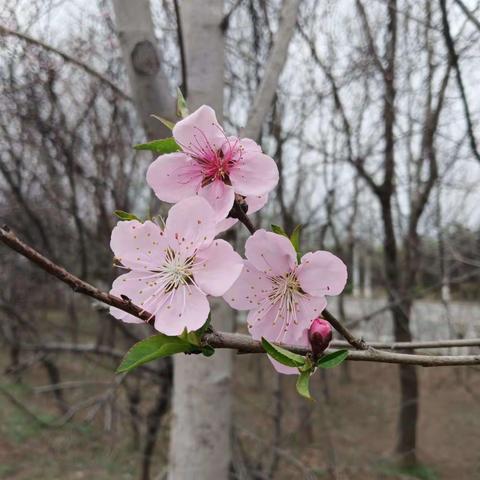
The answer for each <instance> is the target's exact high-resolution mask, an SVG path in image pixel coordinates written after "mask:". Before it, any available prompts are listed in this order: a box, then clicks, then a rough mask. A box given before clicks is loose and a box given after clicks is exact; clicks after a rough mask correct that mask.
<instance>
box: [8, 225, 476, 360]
mask: <svg viewBox="0 0 480 480" xmlns="http://www.w3.org/2000/svg"><path fill="white" fill-rule="evenodd" d="M0 240H1V241H2V242H3V243H4V244H5V245H7V246H8V247H10V248H11V249H12V250H15V251H16V252H18V253H20V254H21V255H23V256H24V257H26V258H28V259H29V260H30V261H32V262H33V263H35V264H36V265H38V266H39V267H40V268H42V269H43V270H45V271H46V272H47V273H49V274H50V275H53V276H54V277H56V278H58V279H59V280H61V281H62V282H64V283H66V284H67V285H69V286H70V287H71V288H72V289H73V290H74V291H75V292H79V293H83V294H84V295H87V296H89V297H92V298H95V299H97V300H99V301H100V302H103V303H106V304H107V305H111V306H113V307H117V308H119V309H121V310H124V311H125V312H127V313H130V314H132V315H134V316H136V317H138V318H140V319H142V320H145V321H146V323H151V322H152V320H153V318H152V315H150V314H149V313H148V312H145V311H144V310H142V309H141V308H140V307H138V306H136V305H134V304H133V303H132V302H131V301H130V300H128V299H125V300H124V299H121V298H118V297H115V296H113V295H110V294H109V293H107V292H103V291H102V290H99V289H98V288H96V287H94V286H93V285H90V284H89V283H87V282H84V281H83V280H81V279H79V278H78V277H76V276H75V275H73V274H71V273H69V272H67V271H66V270H65V269H64V268H62V267H60V266H59V265H57V264H55V263H53V262H52V261H50V260H49V259H48V258H46V257H44V256H43V255H41V254H40V253H38V252H37V251H36V250H34V249H33V248H32V247H30V246H29V245H27V244H25V243H24V242H22V241H21V240H20V239H18V238H17V236H16V235H15V234H14V233H13V232H11V231H10V229H9V228H8V227H5V226H4V227H2V228H0ZM323 316H324V317H325V319H326V320H328V321H329V322H330V323H331V324H332V326H333V327H334V328H336V329H337V330H338V331H339V333H340V334H341V335H343V336H344V337H345V339H346V340H347V342H348V343H349V344H350V345H351V346H353V347H354V348H356V349H358V350H350V351H349V354H348V358H347V359H348V360H352V361H366V362H381V363H397V364H409V365H420V366H425V367H434V366H448V365H480V355H459V356H451V355H449V356H441V355H413V354H406V353H393V352H385V351H381V350H377V349H375V348H373V347H372V346H370V345H368V344H366V343H365V342H364V341H363V340H361V339H357V338H356V337H355V336H354V335H353V334H351V333H350V332H349V330H348V329H347V328H345V327H344V326H343V325H342V324H341V323H340V322H339V321H338V320H337V319H336V318H335V317H334V316H333V315H332V314H331V313H329V312H328V311H326V310H324V311H323ZM202 342H203V343H204V344H208V345H210V346H212V347H213V348H229V349H234V350H237V351H238V352H239V353H265V351H264V350H263V348H262V345H261V343H260V342H259V341H258V340H254V339H253V338H251V337H250V336H248V335H243V334H239V333H228V332H212V333H206V334H205V335H204V336H203V337H202ZM458 342H461V341H458ZM465 342H471V343H472V344H473V346H475V345H477V344H479V343H480V341H479V340H478V339H472V340H464V341H463V342H462V343H465ZM410 343H413V342H408V345H407V344H400V343H398V344H391V345H390V344H388V345H389V348H390V349H393V348H397V347H401V348H403V349H407V348H409V347H411V346H410V345H409V344H410ZM432 343H436V344H437V345H435V346H441V345H445V341H444V342H429V344H430V346H432ZM422 344H423V345H425V342H417V343H416V345H420V346H421V345H422ZM337 345H338V344H337ZM342 345H343V344H342ZM460 345H461V344H460ZM283 346H284V347H285V348H287V349H288V350H290V351H292V352H296V353H300V354H304V355H305V354H307V353H309V352H310V350H309V349H308V348H306V347H303V346H302V347H301V346H298V345H283ZM448 346H453V344H452V343H451V342H449V344H448ZM461 346H467V345H466V344H465V345H461ZM63 348H64V346H63V347H62V346H58V345H55V346H53V347H52V350H58V351H60V350H62V349H63ZM411 348H413V347H411ZM415 348H417V347H415ZM418 348H420V347H418ZM432 348H433V347H432ZM89 350H90V351H91V352H92V353H95V352H94V351H93V349H90V346H88V347H85V349H84V351H89ZM97 353H98V352H97Z"/></svg>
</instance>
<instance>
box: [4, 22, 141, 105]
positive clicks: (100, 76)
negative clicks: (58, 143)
mask: <svg viewBox="0 0 480 480" xmlns="http://www.w3.org/2000/svg"><path fill="white" fill-rule="evenodd" d="M0 34H1V35H5V36H12V37H17V38H19V39H20V40H23V41H25V42H27V43H29V44H31V45H37V46H38V47H41V48H43V49H44V50H47V51H49V52H51V53H54V54H55V55H58V56H59V57H61V58H63V60H65V61H66V62H69V63H71V64H73V65H76V66H77V67H80V68H82V69H83V70H84V71H85V72H87V73H88V74H89V75H91V76H92V77H95V78H98V79H99V80H100V81H102V82H103V83H105V84H106V85H108V86H109V87H110V88H111V89H112V90H113V91H114V92H115V93H116V94H117V95H119V96H120V97H122V98H123V99H124V100H127V101H129V102H131V101H132V99H131V97H129V96H128V95H127V94H126V93H125V92H124V91H123V90H122V89H121V88H120V87H118V86H117V85H115V83H113V82H112V81H111V80H110V79H108V78H107V77H106V76H105V75H103V74H102V73H100V72H97V71H96V70H95V69H93V68H92V67H90V66H89V65H87V64H85V63H83V62H81V61H79V60H78V59H76V58H74V57H72V56H71V55H69V54H68V53H66V52H63V51H62V50H59V49H58V48H55V47H53V46H52V45H49V44H47V43H45V42H42V41H41V40H37V39H36V38H33V37H31V36H30V35H27V34H26V33H21V32H17V31H16V30H11V29H10V28H7V27H5V26H3V25H0Z"/></svg>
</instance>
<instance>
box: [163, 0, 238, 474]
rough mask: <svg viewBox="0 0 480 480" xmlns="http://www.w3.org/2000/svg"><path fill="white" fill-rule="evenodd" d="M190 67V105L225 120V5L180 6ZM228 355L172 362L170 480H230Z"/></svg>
mask: <svg viewBox="0 0 480 480" xmlns="http://www.w3.org/2000/svg"><path fill="white" fill-rule="evenodd" d="M180 15H181V21H182V26H183V32H184V35H185V37H184V47H185V55H186V65H187V72H186V73H187V74H186V79H187V84H188V98H187V100H188V106H189V108H190V109H191V110H194V109H196V108H198V107H199V106H200V105H202V104H208V105H210V106H211V107H213V108H214V109H215V111H216V113H217V117H218V120H219V121H220V122H221V121H222V116H223V115H222V113H223V87H224V39H223V32H222V30H221V28H220V23H221V21H222V18H223V1H222V0H205V1H203V2H197V1H193V0H183V1H181V2H180ZM211 304H212V321H213V325H214V326H215V328H218V329H226V330H227V331H231V329H232V327H233V321H234V318H235V317H234V312H233V310H231V309H229V308H228V307H227V305H226V304H225V302H223V300H221V299H219V300H216V301H213V302H211ZM232 363H233V357H232V352H230V351H216V352H215V355H214V356H213V357H211V358H204V357H201V356H198V357H195V359H193V358H192V357H190V356H180V355H177V356H176V357H175V359H174V395H173V403H172V409H173V415H172V426H171V434H170V435H171V436H170V459H169V460H170V464H169V473H168V478H169V480H191V479H193V478H195V479H196V480H202V479H205V480H207V479H215V480H227V479H228V477H229V470H230V463H231V394H230V386H231V373H232Z"/></svg>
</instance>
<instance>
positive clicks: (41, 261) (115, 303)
mask: <svg viewBox="0 0 480 480" xmlns="http://www.w3.org/2000/svg"><path fill="white" fill-rule="evenodd" d="M0 240H1V241H2V242H3V243H4V244H5V245H7V246H8V247H10V248H11V249H12V250H15V251H16V252H18V253H20V255H23V256H24V257H26V258H28V259H29V260H30V261H32V262H33V263H35V264H36V265H38V266H39V267H40V268H42V269H43V270H45V271H46V272H47V273H49V274H50V275H53V276H54V277H56V278H58V279H59V280H61V281H62V282H63V283H66V284H67V285H69V286H70V287H71V288H72V289H73V291H74V292H78V293H83V294H84V295H88V296H89V297H92V298H95V299H96V300H99V301H100V302H102V303H106V304H107V305H110V306H112V307H117V308H119V309H120V310H123V311H124V312H127V313H130V314H131V315H134V316H135V317H138V318H140V319H142V320H145V322H151V321H152V316H151V315H150V313H148V312H146V311H145V310H143V309H142V308H140V307H138V306H137V305H134V304H133V303H132V302H131V301H130V300H129V299H128V298H127V297H124V298H118V297H115V296H114V295H110V294H109V293H107V292H103V291H102V290H100V289H98V288H96V287H94V286H93V285H90V284H89V283H87V282H84V281H83V280H81V279H80V278H78V277H76V276H75V275H73V274H71V273H70V272H67V270H65V269H64V268H62V267H60V266H59V265H57V264H56V263H53V262H52V261H51V260H49V259H48V258H47V257H44V256H43V255H42V254H41V253H39V252H37V251H36V250H34V249H33V248H32V247H30V246H29V245H27V244H26V243H24V242H22V241H21V240H20V239H19V238H18V237H17V236H16V235H15V234H14V233H13V232H12V231H11V230H10V229H9V228H8V227H7V226H3V227H0Z"/></svg>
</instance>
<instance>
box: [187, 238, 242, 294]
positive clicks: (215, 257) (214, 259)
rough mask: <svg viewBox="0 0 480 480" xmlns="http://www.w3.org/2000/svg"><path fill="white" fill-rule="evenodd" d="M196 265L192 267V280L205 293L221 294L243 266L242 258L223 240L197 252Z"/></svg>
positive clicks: (229, 285) (233, 280)
mask: <svg viewBox="0 0 480 480" xmlns="http://www.w3.org/2000/svg"><path fill="white" fill-rule="evenodd" d="M196 259H197V261H198V262H199V264H198V267H197V268H195V269H194V274H193V276H194V280H195V282H196V283H197V285H198V286H199V287H200V288H201V289H202V290H203V291H204V292H205V293H206V294H207V295H213V296H215V297H220V296H221V295H223V294H224V293H225V292H226V291H227V290H228V289H229V288H230V287H231V286H232V284H233V283H234V282H235V280H237V278H238V276H239V275H240V272H241V271H242V268H243V260H242V257H240V255H239V254H238V253H237V252H235V250H233V248H232V246H231V245H230V244H229V243H228V242H226V241H225V240H214V241H213V243H212V244H211V245H210V246H209V247H207V248H205V249H203V250H201V251H199V252H198V254H197V255H196Z"/></svg>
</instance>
